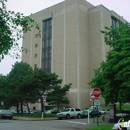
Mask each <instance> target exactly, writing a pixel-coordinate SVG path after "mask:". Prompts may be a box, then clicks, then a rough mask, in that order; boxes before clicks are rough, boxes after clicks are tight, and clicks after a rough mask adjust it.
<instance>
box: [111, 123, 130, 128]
mask: <svg viewBox="0 0 130 130" xmlns="http://www.w3.org/2000/svg"><path fill="white" fill-rule="evenodd" d="M124 123H128V124H129V122H124ZM112 130H130V126H129V127H121V123H120V124H119V123H116V124H114V126H113V127H112Z"/></svg>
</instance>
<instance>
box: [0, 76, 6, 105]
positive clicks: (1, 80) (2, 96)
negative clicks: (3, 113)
mask: <svg viewBox="0 0 130 130" xmlns="http://www.w3.org/2000/svg"><path fill="white" fill-rule="evenodd" d="M7 85H8V84H7V77H6V76H5V75H2V74H0V102H4V106H5V105H6V101H7V100H6V99H7V96H8V91H7ZM1 107H3V106H1ZM5 107H7V106H5Z"/></svg>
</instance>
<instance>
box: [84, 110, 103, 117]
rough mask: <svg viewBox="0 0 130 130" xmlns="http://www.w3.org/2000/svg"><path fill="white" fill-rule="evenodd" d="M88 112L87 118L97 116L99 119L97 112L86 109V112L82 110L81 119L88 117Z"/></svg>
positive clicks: (98, 112)
mask: <svg viewBox="0 0 130 130" xmlns="http://www.w3.org/2000/svg"><path fill="white" fill-rule="evenodd" d="M88 111H89V117H95V116H98V117H100V116H101V112H100V111H97V110H95V109H88V110H84V111H83V112H82V117H83V118H84V117H88Z"/></svg>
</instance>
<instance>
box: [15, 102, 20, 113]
mask: <svg viewBox="0 0 130 130" xmlns="http://www.w3.org/2000/svg"><path fill="white" fill-rule="evenodd" d="M16 110H17V113H19V101H17V104H16Z"/></svg>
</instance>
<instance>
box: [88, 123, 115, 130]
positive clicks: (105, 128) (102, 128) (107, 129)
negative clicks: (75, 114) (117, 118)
mask: <svg viewBox="0 0 130 130" xmlns="http://www.w3.org/2000/svg"><path fill="white" fill-rule="evenodd" d="M112 127H113V124H106V125H99V126H96V125H94V126H90V127H88V128H87V129H86V130H111V129H112Z"/></svg>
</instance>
